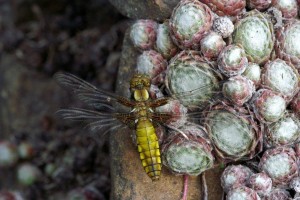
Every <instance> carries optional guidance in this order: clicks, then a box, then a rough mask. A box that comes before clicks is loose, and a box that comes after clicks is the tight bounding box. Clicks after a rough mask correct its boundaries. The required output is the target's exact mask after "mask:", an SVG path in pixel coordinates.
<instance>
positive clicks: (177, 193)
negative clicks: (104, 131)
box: [110, 33, 222, 200]
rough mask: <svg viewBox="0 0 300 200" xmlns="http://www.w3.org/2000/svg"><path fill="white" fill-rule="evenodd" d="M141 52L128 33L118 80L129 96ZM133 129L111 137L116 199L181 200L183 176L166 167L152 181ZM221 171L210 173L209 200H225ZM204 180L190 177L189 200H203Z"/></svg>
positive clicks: (114, 194)
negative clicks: (144, 164)
mask: <svg viewBox="0 0 300 200" xmlns="http://www.w3.org/2000/svg"><path fill="white" fill-rule="evenodd" d="M138 54H139V53H138V51H137V50H135V49H134V47H133V46H132V44H131V42H130V40H129V37H128V33H127V34H126V36H125V39H124V43H123V52H122V56H121V62H120V67H119V76H118V80H117V92H118V93H119V94H122V95H124V96H127V97H128V96H129V89H128V88H129V79H130V78H131V77H132V74H133V73H134V71H135V63H136V57H137V56H138ZM130 134H132V133H131V131H130V130H129V129H122V130H119V131H118V132H116V133H114V134H113V133H112V134H111V137H110V154H111V177H112V193H111V199H114V200H125V199H130V200H140V199H144V200H152V199H165V200H174V199H180V198H181V195H182V191H183V177H182V176H175V175H173V174H171V173H170V172H169V171H167V169H166V168H165V167H163V170H162V176H161V179H160V180H159V181H158V182H152V181H151V179H150V178H149V177H148V176H147V175H146V173H145V172H144V170H143V168H142V165H141V161H140V160H139V155H138V152H137V147H136V146H135V145H134V144H133V142H132V139H131V137H130ZM221 171H222V170H221V169H219V168H215V169H212V170H210V171H208V172H206V179H207V185H208V195H209V196H208V199H221V197H222V189H221V184H220V174H221ZM201 188H202V186H201V181H200V177H192V178H189V185H188V199H191V200H194V199H200V197H201V193H202V191H201Z"/></svg>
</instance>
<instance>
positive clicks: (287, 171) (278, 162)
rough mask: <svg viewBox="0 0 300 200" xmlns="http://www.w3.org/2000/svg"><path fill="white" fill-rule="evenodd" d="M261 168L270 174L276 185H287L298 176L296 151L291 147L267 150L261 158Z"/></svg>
mask: <svg viewBox="0 0 300 200" xmlns="http://www.w3.org/2000/svg"><path fill="white" fill-rule="evenodd" d="M259 168H260V169H261V170H262V171H263V172H265V173H266V174H268V176H269V177H270V178H271V179H272V181H273V185H274V186H277V187H287V186H288V184H289V182H290V181H291V180H292V179H293V178H294V177H296V176H298V165H297V157H296V153H295V151H294V150H293V149H292V148H289V147H277V148H275V149H269V150H266V151H265V152H264V154H263V156H262V158H261V159H260V162H259Z"/></svg>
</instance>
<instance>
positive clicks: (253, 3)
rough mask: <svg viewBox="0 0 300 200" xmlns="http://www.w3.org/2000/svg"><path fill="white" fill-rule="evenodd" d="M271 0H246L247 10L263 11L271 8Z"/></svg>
mask: <svg viewBox="0 0 300 200" xmlns="http://www.w3.org/2000/svg"><path fill="white" fill-rule="evenodd" d="M271 3H272V0H247V7H248V8H249V9H256V10H259V11H264V10H266V9H268V8H269V7H270V6H271Z"/></svg>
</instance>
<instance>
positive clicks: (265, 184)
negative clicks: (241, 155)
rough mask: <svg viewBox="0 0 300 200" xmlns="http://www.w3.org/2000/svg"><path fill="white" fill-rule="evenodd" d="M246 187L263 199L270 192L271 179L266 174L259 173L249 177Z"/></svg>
mask: <svg viewBox="0 0 300 200" xmlns="http://www.w3.org/2000/svg"><path fill="white" fill-rule="evenodd" d="M247 185H248V187H250V188H252V189H253V190H254V191H256V192H257V194H258V195H259V196H260V197H265V196H267V195H268V194H270V192H271V190H272V179H271V178H270V177H269V176H268V175H267V174H266V173H264V172H261V173H257V174H253V175H252V176H250V178H249V179H248V184H247Z"/></svg>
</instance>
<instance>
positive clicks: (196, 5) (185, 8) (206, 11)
mask: <svg viewBox="0 0 300 200" xmlns="http://www.w3.org/2000/svg"><path fill="white" fill-rule="evenodd" d="M212 23H213V13H212V11H211V10H210V8H209V7H208V6H207V5H205V4H203V3H200V2H199V1H193V0H182V1H180V2H179V4H178V5H177V7H176V8H175V9H174V10H173V13H172V16H171V19H170V27H171V29H170V30H171V36H172V38H173V41H174V42H175V43H176V44H177V45H178V46H179V47H180V48H181V49H187V48H191V49H198V48H199V47H200V40H201V39H202V38H203V36H204V35H205V34H206V33H207V32H208V31H209V30H210V28H211V26H212Z"/></svg>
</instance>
